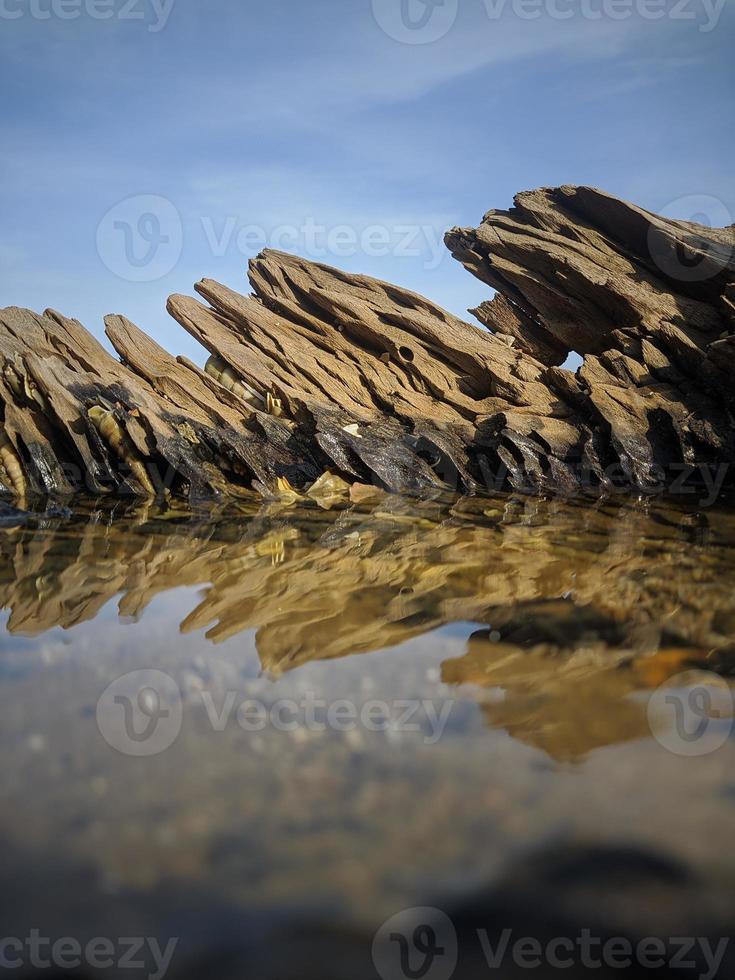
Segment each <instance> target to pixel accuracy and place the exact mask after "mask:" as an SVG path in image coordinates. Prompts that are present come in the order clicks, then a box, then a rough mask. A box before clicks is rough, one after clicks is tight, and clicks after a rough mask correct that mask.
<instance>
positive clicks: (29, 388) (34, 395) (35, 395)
mask: <svg viewBox="0 0 735 980" xmlns="http://www.w3.org/2000/svg"><path fill="white" fill-rule="evenodd" d="M23 388H24V391H25V394H26V398H27V399H28V401H31V402H35V403H36V405H38V407H39V408H40V409H41V411H42V412H43V414H44V415H47V414H48V411H49V404H48V402H47V401H46V396H45V395H44V394H43V392H41V390H40V389H39V387H38V385H37V384H36V382H35V381H34V380H33V378H29V377H28V375H26V376H25V377H24V378H23Z"/></svg>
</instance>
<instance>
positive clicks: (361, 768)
mask: <svg viewBox="0 0 735 980" xmlns="http://www.w3.org/2000/svg"><path fill="white" fill-rule="evenodd" d="M179 506H180V509H169V508H168V507H161V506H159V505H156V506H151V507H148V508H141V507H137V508H136V507H132V506H129V505H128V506H126V505H121V504H117V505H105V506H104V507H101V506H100V505H99V504H98V503H94V502H91V503H89V504H87V505H85V504H82V503H77V504H75V505H74V509H73V512H72V513H71V514H70V515H66V516H59V517H51V518H44V519H41V520H34V521H32V522H31V523H30V524H28V525H26V526H20V527H5V528H3V529H1V530H0V608H2V609H3V610H4V612H2V613H0V717H1V718H2V729H1V731H2V734H1V736H0V749H1V751H2V767H1V768H0V792H1V797H2V810H1V812H0V839H1V840H2V842H3V848H4V851H5V853H6V855H7V857H6V859H5V860H4V862H3V870H2V872H0V885H2V888H1V889H0V891H1V892H2V894H3V898H2V914H3V925H4V930H3V931H4V933H5V934H7V935H24V934H25V933H24V932H23V930H24V929H25V931H26V932H27V931H28V929H29V928H30V927H33V926H35V927H39V928H42V929H45V930H46V932H47V933H48V934H51V935H64V936H87V935H90V936H100V935H103V936H104V935H110V934H114V935H116V936H117V935H146V936H148V935H161V936H176V937H178V939H179V945H178V949H177V953H176V960H175V963H174V964H173V965H172V967H171V970H170V975H172V976H173V975H187V976H188V975H196V976H203V975H205V973H206V970H205V971H204V973H202V967H201V964H202V963H207V964H210V965H211V964H212V963H213V962H217V959H216V957H217V956H225V959H226V956H227V955H229V953H228V951H230V952H231V954H232V956H233V957H234V961H236V962H238V964H239V965H238V970H240V966H241V963H242V962H243V961H245V960H247V962H248V963H250V964H251V965H252V963H253V962H256V961H257V962H258V963H259V964H260V966H259V967H258V970H257V971H256V973H257V975H261V976H269V975H271V974H273V975H274V976H275V975H276V974H277V975H279V976H280V975H282V976H287V975H288V976H290V975H292V973H293V975H299V976H307V975H309V976H310V975H311V973H310V970H311V969H312V968H313V969H314V973H315V975H320V976H322V977H324V976H327V975H332V973H329V969H333V972H334V975H335V976H339V975H347V974H350V973H351V975H353V976H357V975H359V969H357V968H354V969H353V968H352V967H350V969H349V970H347V973H340V970H341V969H342V967H340V968H337V967H335V966H334V963H335V959H334V956H336V955H337V954H336V953H335V954H334V956H333V955H332V953H330V954H329V955H327V954H326V953H325V950H328V949H329V950H335V949H337V948H340V949H341V946H340V944H346V947H347V951H345V950H342V952H340V954H339V957H346V959H345V960H344V962H348V961H349V957H350V956H351V955H352V954H351V953H350V951H349V950H351V949H352V945H351V944H352V943H353V940H354V937H355V936H358V937H360V936H362V937H369V936H371V935H372V933H373V932H374V930H375V929H376V928H377V926H378V925H380V923H381V922H383V921H384V920H385V919H386V918H388V917H389V916H391V915H393V914H395V913H396V912H398V911H400V910H401V909H404V908H406V907H411V906H416V905H426V904H431V905H441V906H442V907H451V906H452V905H453V904H454V905H457V906H462V903H466V902H467V901H468V900H469V899H468V896H472V895H475V894H487V895H490V896H495V897H494V898H491V900H490V904H491V905H492V904H493V902H494V903H495V904H494V905H493V907H494V908H495V907H496V906H497V903H498V896H499V895H507V894H508V891H509V890H511V891H512V890H513V889H514V888H515V889H520V891H519V895H520V898H518V896H516V899H514V901H516V903H517V902H520V903H521V905H522V906H523V907H524V908H529V909H530V908H535V905H534V903H536V904H541V905H544V903H547V898H548V896H550V901H551V902H552V903H555V902H556V901H557V900H558V901H561V900H562V899H561V896H562V893H563V892H564V893H565V894H566V892H565V887H566V886H562V885H558V883H557V885H556V886H554V885H553V884H552V885H549V884H548V880H547V879H548V873H547V866H548V862H549V860H551V861H555V860H558V856H559V855H560V854H562V855H563V854H581V855H583V857H582V858H580V861H581V864H580V865H579V867H580V868H581V869H582V870H581V871H579V875H580V877H579V880H577V879H575V882H574V889H576V890H575V891H574V895H572V897H571V898H569V899H568V901H567V898H564V901H565V902H567V906H568V908H567V911H568V913H569V916H571V918H572V919H574V920H575V921H583V920H584V914H585V912H584V911H582V912H580V909H582V910H588V911H589V914H590V915H591V916H593V917H594V918H595V921H598V920H606V921H608V922H609V923H610V924H611V925H610V928H614V927H617V928H619V929H621V930H627V931H628V932H630V931H631V930H637V931H639V932H640V931H641V930H643V931H645V930H646V929H649V928H650V930H652V931H653V932H654V934H655V930H657V929H658V930H659V931H660V930H661V929H665V928H674V927H675V926H677V925H678V926H679V927H682V928H683V927H685V926H686V927H690V928H694V927H696V924H699V925H700V926H701V927H702V928H707V929H716V923H717V922H718V921H720V918H722V919H727V915H726V911H725V910H726V909H727V908H728V904H729V903H732V900H733V898H734V897H735V889H734V887H733V882H735V858H734V857H733V849H732V828H733V825H734V822H735V739H734V738H733V718H732V715H733V711H732V706H733V700H732V698H733V694H732V688H731V686H730V681H729V680H728V678H729V677H730V676H731V675H732V674H733V673H734V672H735V591H734V589H733V586H734V585H735V511H734V510H733V509H725V508H722V509H719V508H710V509H707V510H703V511H694V510H691V509H686V508H683V507H680V506H676V505H673V504H668V503H666V502H664V501H661V500H648V501H642V502H641V501H638V502H630V501H621V500H620V499H609V500H604V501H593V502H590V501H586V502H571V503H570V502H561V501H545V500H537V499H527V498H513V497H509V496H503V497H497V498H494V499H465V500H460V501H457V500H445V501H433V502H417V501H415V500H406V499H402V498H397V497H395V498H393V497H381V498H376V499H375V500H372V501H369V502H364V503H362V504H361V505H359V506H358V505H356V506H351V505H350V506H346V505H339V504H338V505H336V506H335V507H334V508H332V509H330V510H325V509H321V508H319V507H317V506H316V505H314V506H302V505H297V506H295V507H294V506H292V507H284V506H280V505H262V504H261V503H255V502H254V503H252V504H237V505H230V506H228V507H223V508H222V509H220V510H213V509H211V508H208V509H202V510H194V511H192V510H188V509H185V508H184V506H183V505H177V507H179ZM596 853H600V854H613V855H616V854H617V855H623V858H621V860H623V861H624V862H627V863H628V864H627V865H626V867H627V866H628V865H629V864H630V863H631V862H632V865H633V868H634V870H633V880H632V883H631V881H630V880H626V883H625V889H623V892H622V893H620V894H618V892H616V891H615V888H614V887H612V886H611V885H610V882H609V881H608V880H601V879H599V877H596V876H599V874H600V871H599V867H600V864H599V862H596V861H595V860H593V859H592V858H590V857H589V855H594V854H596ZM585 855H586V857H585ZM631 855H632V857H631ZM647 862H648V863H647ZM614 864H615V861H613V865H614ZM537 868H538V870H537V871H536V870H533V869H537ZM641 868H643V869H644V870H643V871H641ZM652 868H653V869H654V870H653V871H652V870H651V869H652ZM646 869H647V870H646ZM545 875H546V878H545V877H544V876H545ZM552 877H553V875H552ZM525 878H528V888H527V890H526V891H524V890H523V888H524V887H525V886H523V885H522V884H521V885H519V884H518V883H519V882H521V883H522V882H523V881H524V880H525ZM672 882H674V883H675V887H674V885H672ZM544 889H546V891H544ZM544 896H547V898H544ZM567 906H565V907H567ZM544 907H548V903H547V904H546V905H545V906H544ZM537 914H538V910H537V909H536V910H535V911H531V912H529V915H530V917H531V918H533V917H534V916H537ZM541 914H542V915H543V909H542V912H541ZM580 915H581V919H580ZM534 921H535V919H534ZM728 921H729V920H728ZM294 930H295V932H294ZM295 934H299V935H301V934H308V936H309V939H308V940H305V939H303V938H302V939H300V940H298V941H296V940H289V941H285V940H283V939H282V938H279V937H283V936H286V935H289V936H293V935H295ZM315 936H321V937H322V938H321V940H320V941H319V942H317V943H316V947H315V948H316V949H319V950H321V954H316V953H315V952H314V949H312V944H313V943H314V942H316V940H315V939H314V937H315ZM325 936H327V937H328V938H324V937H325ZM274 937H275V938H274ZM345 937H352V938H350V939H346V938H345ZM354 942H355V943H356V944H357V946H358V947H359V945H360V943H359V941H358V940H354ZM300 943H301V944H302V945H303V944H304V943H305V944H306V948H307V949H308V952H306V953H304V952H303V950H302V946H300V945H299V944H300ZM274 948H275V950H276V952H275V953H274ZM264 950H267V952H263V951H264ZM297 950H301V951H300V952H296V951H297ZM223 951H225V953H223ZM274 955H275V956H277V957H281V958H283V957H285V965H284V962H281V960H279V963H278V966H277V967H272V966H271V964H270V959H272V957H273V956H274ZM320 955H321V959H320ZM238 957H239V959H238ZM262 957H264V959H262V961H261V959H259V958H262ZM304 957H305V958H306V960H305V959H304ZM339 957H337V958H338V959H339ZM269 958H270V959H269ZM228 962H229V961H228ZM325 962H326V963H327V964H328V965H327V966H325ZM340 962H341V960H340ZM307 963H308V965H307ZM197 964H198V965H197ZM228 968H229V967H228V965H227V963H225V962H224V961H223V963H222V964H220V966H218V967H217V968H216V969H214V971H213V975H219V976H225V975H229V974H228V972H227V971H228ZM345 969H346V968H345ZM325 970H326V972H325ZM269 971H270V972H269ZM279 971H280V972H279ZM256 973H254V974H253V975H256ZM107 975H109V974H107ZM241 975H245V974H241Z"/></svg>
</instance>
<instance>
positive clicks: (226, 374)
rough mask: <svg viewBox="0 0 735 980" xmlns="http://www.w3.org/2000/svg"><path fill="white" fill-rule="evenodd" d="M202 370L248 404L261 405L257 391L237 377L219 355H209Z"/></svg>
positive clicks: (261, 401)
mask: <svg viewBox="0 0 735 980" xmlns="http://www.w3.org/2000/svg"><path fill="white" fill-rule="evenodd" d="M204 370H205V372H206V373H207V374H208V375H209V376H210V378H214V380H215V381H219V383H220V384H221V385H222V387H223V388H226V389H227V390H228V391H229V392H230V393H231V394H233V395H236V396H237V397H238V398H241V399H242V400H243V401H244V402H247V403H248V404H249V405H261V404H262V403H263V399H262V398H261V396H260V395H259V394H258V393H257V391H254V390H253V389H252V388H251V387H250V386H249V385H246V384H245V382H244V381H243V380H242V379H241V378H238V377H237V375H236V374H235V372H234V371H233V370H232V368H231V367H230V366H229V364H227V363H226V362H225V361H223V360H222V358H221V357H216V356H215V355H213V356H212V357H210V358H209V360H208V361H207V363H206V364H205V366H204Z"/></svg>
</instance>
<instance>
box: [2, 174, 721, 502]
mask: <svg viewBox="0 0 735 980" xmlns="http://www.w3.org/2000/svg"><path fill="white" fill-rule="evenodd" d="M447 245H448V247H449V248H450V249H451V251H452V253H453V254H454V255H455V257H456V258H458V259H459V260H460V261H461V262H462V263H463V264H464V265H465V266H466V267H467V268H468V269H469V270H470V271H471V272H472V273H473V274H475V275H476V276H478V277H479V278H481V279H482V280H483V281H485V282H487V283H488V284H489V285H490V286H492V287H494V288H495V289H496V290H498V295H497V296H496V297H495V298H494V299H493V300H491V301H489V302H487V303H484V304H483V305H482V306H481V307H480V308H479V309H478V310H476V311H473V312H474V313H475V314H476V316H477V318H478V319H479V320H480V321H481V322H482V323H483V324H485V326H486V327H488V328H490V329H489V330H488V329H483V328H480V327H477V326H473V325H471V324H469V323H466V322H463V321H462V320H460V319H458V318H457V317H455V316H452V315H451V314H449V313H447V312H446V311H444V310H442V309H441V308H439V307H438V306H436V305H434V304H433V303H431V302H430V301H429V300H427V299H424V298H423V297H421V296H419V295H417V294H415V293H412V292H409V291H407V290H405V289H402V288H400V287H398V286H393V285H390V284H388V283H384V282H380V281H378V280H375V279H371V278H367V277H364V276H358V275H352V274H347V273H343V272H340V271H338V270H336V269H332V268H329V267H327V266H324V265H320V264H316V263H313V262H309V261H306V260H305V259H301V258H297V257H295V256H292V255H287V254H284V253H280V252H274V251H270V250H268V251H265V252H263V253H262V254H261V255H260V256H258V257H257V258H256V259H254V260H253V261H252V262H251V263H250V275H249V277H250V283H251V286H252V289H253V295H252V296H248V297H246V296H242V295H240V294H239V293H236V292H234V291H233V290H231V289H229V288H227V287H226V286H223V285H220V284H219V283H216V282H213V281H211V280H204V281H202V282H201V283H199V284H197V286H196V287H195V288H196V291H197V292H198V293H199V295H200V297H201V299H202V300H203V302H201V301H199V300H195V299H193V298H191V297H188V296H172V297H171V298H170V300H169V303H168V309H169V312H170V313H171V315H172V316H173V317H174V318H175V319H176V320H177V321H178V322H179V323H180V324H181V325H182V326H183V327H184V328H185V329H186V330H187V331H188V332H189V333H191V334H192V335H193V336H194V337H195V338H196V339H197V340H198V341H199V342H200V343H201V344H202V346H203V347H204V348H205V349H206V351H207V352H208V354H209V355H210V356H209V360H208V361H207V363H206V367H205V368H204V369H200V368H199V367H197V366H196V365H195V364H193V363H192V362H190V361H188V360H187V359H185V358H176V357H174V356H172V355H170V354H168V353H167V352H166V351H165V350H163V349H162V348H161V347H159V345H158V344H156V343H155V342H154V341H153V340H152V339H151V338H150V337H148V336H147V335H146V334H145V333H144V332H143V331H142V330H140V329H139V328H138V327H136V326H135V325H134V324H133V323H131V322H130V321H129V320H127V319H126V318H125V317H123V316H109V317H107V318H106V320H105V324H106V332H107V336H108V338H109V340H110V342H111V344H112V346H113V347H114V349H115V350H116V351H117V353H118V355H119V358H120V359H119V360H117V359H116V358H115V357H113V356H112V355H111V354H110V353H108V352H107V351H106V350H105V349H104V347H103V346H102V345H101V344H99V343H98V342H97V341H96V340H95V339H94V338H93V337H92V336H91V335H90V334H89V333H88V332H87V331H86V330H85V329H84V327H82V325H81V324H80V323H78V322H77V321H76V320H69V319H67V318H66V317H64V316H62V315H61V314H59V313H56V312H54V311H51V310H48V311H46V313H44V314H43V315H40V316H39V315H37V314H35V313H32V312H30V311H29V310H23V309H18V308H9V309H5V310H2V311H0V411H1V412H2V419H1V425H0V493H5V494H9V495H13V496H15V497H16V498H20V499H21V500H22V499H23V498H25V497H26V496H28V495H30V494H32V493H33V494H36V493H37V494H45V495H52V496H63V495H67V494H71V493H73V492H75V491H78V490H86V491H88V492H91V493H95V494H99V493H109V492H125V491H127V492H129V493H135V494H138V495H143V496H149V497H153V496H157V495H160V494H163V493H182V492H186V493H189V494H190V495H192V496H194V497H203V496H211V495H218V494H235V495H236V494H242V493H249V492H250V491H252V490H253V489H255V490H258V491H260V492H261V493H262V494H263V495H265V496H284V495H285V496H289V495H294V496H296V495H298V494H301V493H305V492H310V493H311V494H313V495H315V496H319V495H324V494H327V495H333V494H340V493H347V492H348V491H349V490H350V488H352V492H353V494H354V493H360V492H362V491H361V485H366V484H377V485H379V486H381V487H383V488H386V489H388V490H394V491H408V492H419V493H425V492H433V491H441V490H443V489H451V490H460V491H465V492H474V491H477V490H478V489H482V488H489V489H493V490H495V489H501V488H503V487H512V488H514V489H519V490H542V491H561V492H564V493H570V492H573V491H575V490H577V489H579V488H581V487H588V486H591V487H602V488H609V487H611V486H618V485H619V486H625V487H631V488H638V489H652V488H653V489H662V488H664V487H665V486H667V485H670V484H671V483H672V481H673V480H674V479H681V476H682V473H683V474H684V475H688V474H690V473H691V474H693V475H694V476H695V477H702V478H703V479H704V482H705V483H712V482H714V479H715V477H713V475H712V474H713V473H714V474H717V476H716V478H717V481H718V482H717V486H718V488H719V487H720V486H721V485H723V483H724V482H725V480H726V478H728V477H729V470H728V467H729V464H730V462H731V461H732V460H733V459H735V426H734V424H733V415H732V412H733V407H734V404H733V402H734V400H735V394H734V393H733V390H732V382H731V378H732V374H733V369H734V368H735V337H734V334H735V305H734V304H735V258H734V249H733V228H732V227H730V228H726V229H721V230H717V229H709V228H705V227H703V226H699V225H695V224H691V223H687V222H676V221H669V220H665V219H662V218H659V217H657V216H656V215H654V214H651V213H649V212H647V211H643V210H642V209H640V208H637V207H634V206H633V205H630V204H626V203H624V202H622V201H619V200H617V199H615V198H612V197H609V196H608V195H606V194H603V193H602V192H600V191H596V190H593V189H590V188H586V187H578V188H573V187H562V188H557V189H554V190H541V191H534V192H529V193H526V194H520V195H518V197H517V199H516V206H515V207H514V208H513V209H511V210H510V211H507V212H506V211H491V212H490V213H489V214H488V215H487V216H486V217H485V219H484V220H483V222H482V224H481V225H480V226H479V228H477V229H454V230H453V231H451V232H449V233H448V234H447ZM572 351H576V352H578V353H579V354H581V355H583V356H584V365H583V367H582V368H581V369H580V370H579V371H578V372H577V373H576V374H574V373H572V372H571V371H568V370H565V369H564V368H563V367H561V365H562V364H563V362H564V360H565V358H566V357H567V355H568V354H569V353H570V352H572Z"/></svg>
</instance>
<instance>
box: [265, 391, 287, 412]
mask: <svg viewBox="0 0 735 980" xmlns="http://www.w3.org/2000/svg"><path fill="white" fill-rule="evenodd" d="M265 407H266V411H267V412H268V414H269V415H272V416H273V417H274V418H276V419H280V418H283V402H282V401H281V399H280V398H276V396H275V395H272V394H271V393H270V392H268V394H267V396H266V400H265Z"/></svg>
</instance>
